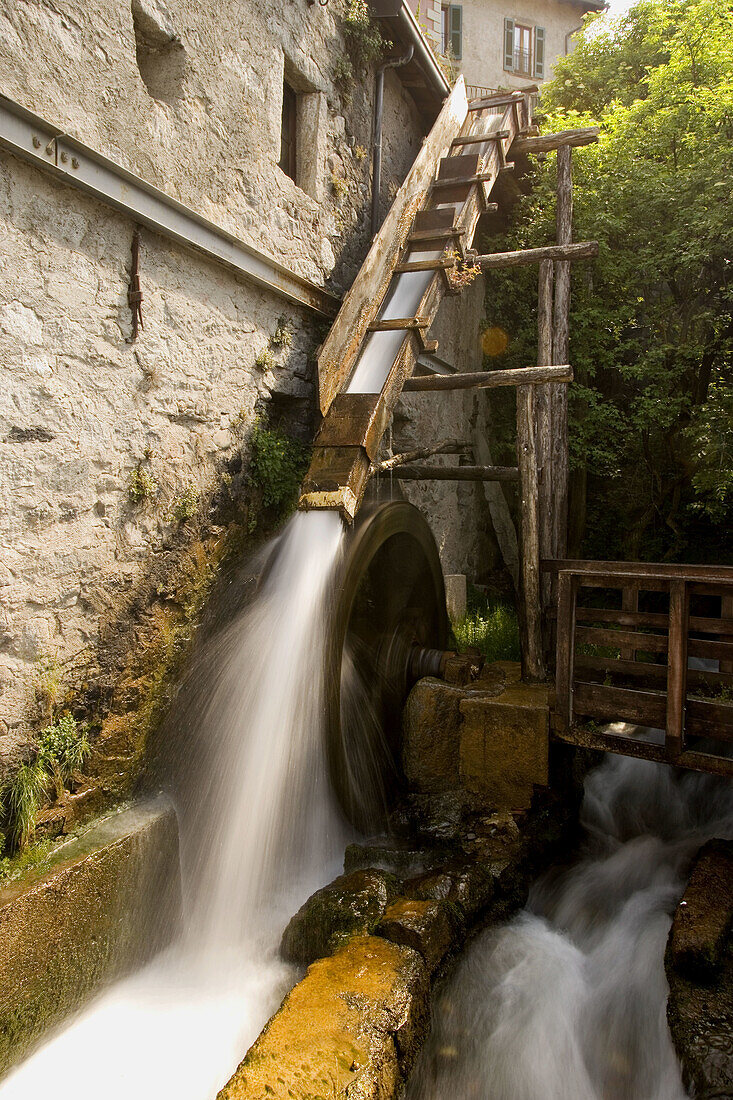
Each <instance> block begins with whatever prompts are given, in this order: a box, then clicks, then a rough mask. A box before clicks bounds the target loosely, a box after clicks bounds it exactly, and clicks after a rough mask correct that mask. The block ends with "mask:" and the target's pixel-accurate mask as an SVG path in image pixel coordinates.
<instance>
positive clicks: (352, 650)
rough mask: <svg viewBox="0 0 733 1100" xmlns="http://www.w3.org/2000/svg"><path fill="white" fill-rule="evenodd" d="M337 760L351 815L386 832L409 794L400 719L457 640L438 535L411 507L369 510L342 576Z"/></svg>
mask: <svg viewBox="0 0 733 1100" xmlns="http://www.w3.org/2000/svg"><path fill="white" fill-rule="evenodd" d="M335 591H336V598H335V609H334V617H333V625H332V630H331V638H330V653H329V665H328V670H327V685H328V698H327V705H328V756H329V764H330V771H331V778H332V781H333V784H334V787H335V790H336V793H337V795H338V797H339V800H340V802H341V805H342V807H343V809H344V812H345V813H346V815H347V817H349V819H350V820H351V821H352V822H353V823H354V824H355V825H356V826H357V827H358V828H360V829H362V830H366V831H373V830H374V829H377V828H379V827H380V826H381V825H383V824H384V821H385V817H386V814H387V813H388V811H389V810H390V809H391V808H392V806H393V805H394V802H395V799H396V798H397V796H398V795H399V793H400V790H401V789H402V787H403V777H402V773H401V768H400V764H399V743H400V723H401V712H402V707H403V705H404V702H405V699H406V698H407V695H408V693H409V690H410V688H411V687H412V685H413V684H414V683H415V681H416V680H417V679H419V678H420V677H421V676H426V675H437V674H438V671H439V669H440V663H441V660H442V657H443V652H444V650H445V647H446V644H447V639H448V616H447V613H446V608H445V587H444V583H443V573H442V570H441V567H440V559H439V557H438V550H437V547H436V545H435V540H434V538H433V535H432V532H431V530H430V527H429V526H428V524H427V522H426V520H425V519H424V518H423V516H422V515H421V513H420V512H419V511H418V509H417V508H415V507H413V506H412V505H411V504H408V503H406V502H405V501H391V502H389V503H383V504H377V505H373V506H369V505H367V506H365V507H364V508H363V509H362V511H361V513H360V514H359V516H358V518H357V522H356V525H355V527H354V529H353V531H351V532H350V533H349V535H348V537H347V540H346V546H345V551H344V555H343V558H342V560H341V563H340V567H339V570H338V573H337V577H336V585H335Z"/></svg>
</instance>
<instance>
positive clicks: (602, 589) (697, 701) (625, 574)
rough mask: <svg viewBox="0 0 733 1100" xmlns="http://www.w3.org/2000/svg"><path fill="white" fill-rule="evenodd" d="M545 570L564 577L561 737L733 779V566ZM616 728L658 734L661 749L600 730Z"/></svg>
mask: <svg viewBox="0 0 733 1100" xmlns="http://www.w3.org/2000/svg"><path fill="white" fill-rule="evenodd" d="M543 569H544V570H545V571H549V572H552V573H555V574H556V576H557V583H556V590H557V646H556V669H555V672H556V706H555V712H554V719H553V732H554V735H555V736H556V737H557V738H558V739H560V740H564V741H568V742H571V743H573V744H583V745H587V746H591V747H596V748H602V749H606V750H610V751H613V752H621V753H624V754H626V755H631V756H641V757H645V758H647V759H652V760H664V761H666V762H668V763H674V764H676V765H678V766H681V767H688V768H694V769H697V770H701V771H712V772H718V773H719V774H725V775H733V752H732V751H731V749H730V748H728V747H727V746H730V745H731V743H732V742H733V567H730V566H699V565H658V564H648V563H642V562H592V561H548V562H543ZM690 658H693V660H692V662H690ZM690 663H692V665H693V667H689V665H690ZM694 666H697V667H694ZM616 722H629V723H633V724H634V725H638V726H643V727H650V728H651V729H652V730H661V731H663V734H664V740H663V743H660V741H659V738H658V736H657V737H656V738H655V737H654V735H653V734H644V735H641V736H634V734H633V732H632V733H631V734H628V733H620V732H618V731H617V730H614V729H613V728H611V729H608V728H601V727H599V725H598V723H616Z"/></svg>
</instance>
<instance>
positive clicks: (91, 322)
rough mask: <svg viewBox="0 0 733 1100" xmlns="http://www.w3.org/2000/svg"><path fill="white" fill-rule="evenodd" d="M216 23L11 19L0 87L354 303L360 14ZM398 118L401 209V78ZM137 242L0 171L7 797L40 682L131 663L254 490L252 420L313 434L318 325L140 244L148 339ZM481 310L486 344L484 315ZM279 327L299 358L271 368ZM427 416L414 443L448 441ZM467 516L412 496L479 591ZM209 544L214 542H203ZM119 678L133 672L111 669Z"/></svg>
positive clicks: (177, 250)
mask: <svg viewBox="0 0 733 1100" xmlns="http://www.w3.org/2000/svg"><path fill="white" fill-rule="evenodd" d="M223 7H224V12H222V5H221V4H216V3H214V2H213V0H196V2H194V0H175V3H174V2H173V0H169V6H168V7H166V6H165V4H164V3H163V0H125V2H123V3H120V2H119V0H92V2H89V3H87V2H86V0H58V2H55V3H50V2H49V0H32V2H28V3H24V4H17V5H11V6H9V7H8V6H6V7H4V8H3V10H2V11H1V12H0V88H1V89H2V91H3V93H4V94H5V95H7V96H9V97H10V98H11V99H13V100H15V101H16V102H18V103H20V104H21V105H22V106H23V107H25V108H27V109H29V110H31V111H33V112H35V113H37V114H39V115H41V116H42V117H43V118H45V119H46V120H47V121H48V122H50V123H52V124H54V125H56V126H58V127H59V128H60V129H62V130H63V131H64V132H65V133H68V134H70V135H72V136H73V137H75V138H77V139H79V140H81V141H83V142H85V143H86V144H87V145H89V146H90V147H91V148H92V149H94V150H96V151H97V152H98V153H101V154H103V155H105V156H107V157H109V158H110V159H112V160H114V161H115V162H117V163H118V164H120V165H122V166H123V167H125V168H127V169H129V170H130V171H132V172H134V173H136V174H137V175H139V176H140V177H141V178H143V179H144V180H146V181H147V182H149V183H151V184H153V185H155V186H156V187H158V188H160V190H162V191H163V192H165V193H166V194H168V195H170V196H172V197H174V198H176V199H177V200H179V201H181V202H183V203H184V204H186V205H187V206H189V207H191V208H192V209H193V210H195V211H196V212H197V213H199V214H201V215H203V216H204V217H206V218H208V219H210V220H211V221H213V222H215V223H217V224H218V225H220V226H222V227H223V228H225V229H226V230H228V231H229V232H231V233H233V234H234V235H235V236H236V237H238V238H240V239H242V240H243V241H245V242H247V243H249V244H251V245H252V246H254V247H256V248H258V249H260V250H261V251H263V252H266V253H268V254H270V255H272V256H273V257H274V258H275V259H276V260H277V261H279V262H280V263H282V264H284V265H286V266H288V267H290V268H291V269H292V270H294V271H296V272H297V273H299V274H300V275H302V276H304V277H306V278H309V279H311V280H312V281H313V282H315V283H318V284H324V285H327V286H328V287H329V288H330V289H331V290H332V291H334V292H336V293H339V292H340V291H341V290H342V289H343V288H344V287H347V286H348V285H350V282H351V280H352V278H353V276H354V274H355V273H356V271H357V270H358V267H359V265H360V263H361V260H362V258H363V256H364V255H365V253H366V249H367V246H368V243H369V205H370V195H369V186H370V179H369V173H370V149H371V121H372V98H373V87H374V80H373V69H371V70H369V69H367V70H364V71H362V72H359V71H358V70H357V71H355V72H354V73H353V79H352V82H351V83H349V79H348V69H349V63H348V61H347V53H346V47H345V42H346V39H345V32H344V12H345V3H344V0H331V2H330V3H329V4H328V5H327V6H325V7H323V6H321V5H318V4H315V5H310V4H308V3H307V0H288V2H286V3H285V4H282V3H275V2H274V0H262V2H260V0H258V2H257V3H255V2H254V0H227V3H226V4H225V5H224V6H223ZM283 79H287V81H288V82H289V84H290V85H291V86H292V87H293V88H294V90H295V91H296V92H297V93H298V96H299V99H298V112H299V150H300V151H299V156H298V165H297V172H296V176H297V178H298V183H299V184H300V185H301V186H299V185H298V184H296V182H294V181H293V180H292V179H291V178H290V177H289V176H287V175H286V174H285V173H284V172H283V171H282V170H281V169H280V168H279V167H278V163H277V162H278V159H279V157H280V127H281V118H282V100H283ZM384 112H385V113H384V144H383V191H382V208H383V210H384V211H386V209H387V208H388V205H389V202H390V200H391V195H392V193H393V192H394V190H395V189H396V188H397V186H399V184H400V183H401V181H402V180H403V178H404V176H405V175H406V173H407V171H408V169H409V167H410V165H411V164H412V161H413V159H414V157H415V155H416V153H417V150H418V149H419V147H420V142H421V139H422V136H423V135H424V133H425V132H426V130H427V129H428V128H429V127H430V125H431V122H432V119H430V118H424V117H421V116H420V114H419V112H418V110H417V107H416V105H415V102H414V100H413V99H412V97H411V96H410V94H409V92H408V91H407V90H406V89H405V88H403V86H402V84H401V83H400V79H399V75H398V73H397V72H388V73H387V77H386V80H385V99H384ZM135 228H136V227H135V225H134V223H133V222H132V220H131V219H130V218H128V217H127V216H125V215H122V214H120V213H117V212H115V211H114V210H113V209H112V208H111V207H107V206H105V205H103V204H102V203H100V202H98V201H97V200H95V199H93V198H91V197H89V196H87V195H85V194H84V193H82V192H81V191H79V190H77V189H76V188H72V187H69V186H66V185H64V184H62V183H60V182H58V181H57V180H54V179H52V178H51V177H49V176H47V175H45V174H44V173H43V172H41V171H40V170H39V169H37V168H35V167H34V166H32V165H29V164H27V163H26V162H24V161H22V160H19V159H16V158H15V157H13V156H12V155H10V154H8V153H6V152H4V151H3V152H0V240H2V250H1V256H0V264H1V265H2V273H3V279H2V281H1V283H0V371H1V372H2V386H1V387H0V547H2V549H0V774H2V764H3V761H5V762H7V761H8V760H9V759H11V758H14V756H17V748H18V744H19V739H20V738H21V735H23V736H25V731H27V729H28V728H29V727H32V726H33V724H34V722H37V721H38V719H39V716H38V714H37V713H36V712H34V699H35V694H36V687H37V683H38V679H39V674H42V673H43V670H44V668H45V669H48V668H49V667H52V668H53V670H54V672H53V675H54V676H57V675H58V677H59V678H60V680H61V682H62V683H63V684H64V685H65V686H71V687H74V686H75V685H77V684H82V683H86V684H87V686H88V681H89V680H90V679H91V680H94V678H95V677H96V675H97V674H96V671H95V670H96V669H97V668H98V665H96V664H95V663H94V661H93V659H92V658H93V656H94V654H95V652H97V651H98V650H99V648H100V637H101V636H102V634H104V637H106V638H109V637H110V636H114V637H115V638H117V639H118V642H119V639H121V638H122V637H123V636H124V638H125V644H126V645H128V644H132V645H135V644H136V643H137V644H138V646H139V643H140V639H139V637H138V635H137V631H136V628H131V627H130V622H131V619H130V614H131V612H130V608H131V606H132V605H133V604H135V605H137V610H138V611H139V610H140V608H141V607H142V605H143V604H144V602H145V601H146V600H147V601H148V607H149V606H150V605H149V600H150V598H156V599H157V598H160V599H162V600H163V601H165V599H166V598H167V597H165V596H162V597H161V596H160V593H158V595H157V596H156V592H155V591H153V590H155V589H156V584H158V582H157V581H156V582H155V583H152V582H150V581H149V578H151V577H154V576H155V575H156V574H155V567H156V565H157V566H159V565H160V564H161V561H162V559H163V557H166V561H169V560H170V559H171V558H172V557H175V553H176V551H175V546H176V539H177V537H178V536H179V535H180V534H181V528H182V525H185V523H186V521H187V520H188V519H189V517H193V516H194V515H198V516H203V517H204V518H205V517H206V516H207V515H208V511H207V508H208V504H207V502H208V500H209V499H210V497H211V494H212V493H213V492H214V491H215V489H216V487H217V485H218V486H219V487H221V485H222V478H224V479H226V478H227V477H228V476H229V474H228V473H227V471H228V470H230V469H231V468H232V465H233V464H234V465H236V464H237V462H238V461H239V456H241V458H242V461H243V463H244V469H245V470H246V465H247V456H248V440H249V438H250V435H251V430H252V426H253V424H254V422H255V419H256V417H257V416H258V415H260V414H264V415H265V416H267V415H269V414H270V413H271V412H272V410H274V411H275V412H276V414H277V416H278V417H280V416H281V414H282V415H284V416H285V418H286V420H287V421H288V423H289V425H290V427H291V428H292V429H293V430H294V431H295V432H296V433H297V434H299V435H300V436H301V437H302V438H303V439H309V438H311V437H312V434H313V429H314V423H315V417H316V415H317V400H316V387H315V367H314V362H315V359H314V351H315V348H316V346H317V344H318V343H319V342H320V341H321V340H322V339H323V334H324V332H323V319H322V318H321V319H319V318H316V317H315V316H313V315H309V314H308V312H307V310H306V309H305V308H301V307H296V306H291V305H289V304H288V303H287V302H285V301H284V300H283V299H281V298H279V297H278V296H277V295H276V294H275V293H273V292H270V291H266V290H263V289H261V288H259V287H257V286H255V285H254V284H252V283H250V282H247V281H246V280H244V279H243V278H240V277H238V276H236V275H234V274H233V273H232V272H230V271H228V270H227V269H225V268H223V267H220V266H218V265H217V264H216V263H214V262H213V261H209V260H207V259H205V258H203V257H202V256H200V255H198V254H196V253H194V252H191V251H188V250H186V249H185V248H184V247H182V246H178V245H177V244H174V243H172V242H171V241H169V240H167V239H165V238H163V237H161V236H158V235H157V234H155V233H154V232H152V231H150V230H147V229H143V230H141V233H140V280H141V288H142V292H143V303H142V312H143V320H144V328H142V329H141V330H140V332H139V335H138V338H137V340H135V341H134V342H133V341H132V340H131V336H132V330H131V314H130V308H129V305H128V300H127V294H128V289H129V284H130V264H131V243H132V237H133V233H134V231H135ZM465 308H466V309H467V310H468V313H467V314H466V316H467V317H468V319H469V322H470V325H471V326H473V325H474V324H475V322H476V318H477V313H476V310H477V306H476V302H469V303H468V304H467V306H466V307H465ZM450 309H451V310H452V314H451V325H456V327H457V330H460V331H461V333H463V334H465V333H466V332H469V331H472V330H471V329H470V328H467V326H466V324H464V323H463V317H462V310H463V309H464V307H462V306H460V305H457V304H456V303H455V302H454V303H451V305H450ZM283 325H284V326H285V328H286V329H287V330H288V332H289V334H290V335H289V340H290V342H289V343H287V342H286V344H285V345H284V346H283V345H279V346H272V343H271V337H272V336H273V334H274V333H275V331H276V329H278V328H279V327H280V328H282V326H283ZM448 327H449V328H450V325H449V326H448ZM472 339H473V337H472V336H469V337H466V336H465V335H462V337H461V340H462V341H463V342H462V343H460V342H459V343H460V346H459V347H458V349H457V350H455V349H454V353H453V358H454V359H455V360H456V362H458V361H459V360H460V361H461V362H463V361H465V360H466V356H467V355H468V356H469V357H470V356H471V355H473V351H470V349H469V350H468V351H467V350H466V349H467V348H468V347H469V344H470V342H471V340H472ZM466 340H468V343H466ZM449 344H450V337H448V338H447V343H446V347H448V345H449ZM263 352H266V353H267V355H265V356H264V357H263V356H262V353H263ZM451 403H452V405H455V410H454V412H455V417H454V420H455V425H453V424H452V425H451V431H452V432H455V433H457V434H460V431H459V428H460V424H461V421H462V418H463V415H464V411H465V408H466V407H467V406H466V403H465V401H464V399H463V398H460V397H459V398H450V399H448V402H446V403H444V409H445V408H448V407H449V406H450V407H452V405H451ZM424 407H425V408H426V409H429V408H430V399H428V401H426V402H425V406H424ZM427 415H428V417H429V416H430V414H429V412H428V414H427ZM451 415H453V414H451ZM416 416H417V419H415V420H414V421H413V430H414V432H415V433H418V432H420V433H422V432H423V430H424V431H426V432H428V431H431V430H432V428H431V426H430V424H428V423H423V421H422V420H420V417H419V416H418V415H417V414H416ZM240 466H241V462H240ZM244 491H245V492H246V481H245V489H244ZM473 493H474V490H473V489H472V488H471V487H468V488H467V489H465V491H464V489H463V488H462V489H461V490H460V491H459V492H458V493H457V492H456V490H455V487H454V486H443V487H441V488H439V489H432V490H430V491H429V492H428V493H427V495H425V492H424V490H423V489H422V488H417V487H416V488H415V490H414V492H412V491H411V492H410V493H409V494H408V495H409V496H410V497H411V499H412V498H413V497H414V498H415V499H416V500H419V502H420V504H421V506H422V507H424V508H425V510H426V511H427V513H428V518H429V519H431V520H432V519H435V522H436V530H437V533H438V539H439V542H440V543H441V548H442V550H443V553H444V565H445V567H446V569H447V570H448V571H456V570H458V571H464V570H465V569H468V571H469V572H472V570H473V566H472V562H474V561H475V560H476V561H477V560H479V558H481V560H484V558H485V554H484V553H483V551H481V553H479V552H478V549H477V546H478V544H477V543H475V540H473V537H471V538H469V539H468V540H466V541H467V544H470V549H469V550H468V551H467V555H466V554H464V555H463V556H462V551H461V547H462V544H463V543H462V540H463V539H464V538H465V527H464V530H463V531H462V532H461V537H460V539H459V537H458V532H459V526H460V525H461V524H465V523H466V522H467V523H468V526H469V529H470V528H471V527H472V525H475V524H479V525H480V524H482V523H484V520H483V519H482V518H481V517H479V516H478V513H477V512H476V511H475V509H474V505H473V503H472V501H473V496H472V495H471V494H473ZM135 497H137V499H133V498H135ZM467 502H469V503H468V508H466V503H467ZM459 514H460V516H461V523H460V524H459V522H458V520H457V516H458V515H459ZM441 531H443V532H445V533H444V534H441ZM215 537H216V532H213V535H212V532H210V531H208V532H207V533H206V534H205V536H203V542H202V543H201V545H202V546H204V545H206V546H208V545H209V542H210V541H211V538H215ZM481 537H482V538H483V536H481ZM207 539H208V540H209V541H208V542H207ZM479 541H480V540H479ZM485 541H486V540H485V539H484V542H485ZM202 552H203V551H202ZM158 587H160V586H159V585H158ZM143 590H145V592H146V594H145V596H144V598H143V597H141V595H140V592H141V591H143ZM151 593H152V596H151ZM169 602H170V601H169ZM135 613H137V612H135ZM123 620H125V625H124V628H118V626H117V625H115V624H116V623H118V622H122V621H123ZM155 621H156V620H155V618H154V617H152V618H151V622H152V623H153V624H154V623H155ZM166 621H167V620H166ZM151 629H155V627H154V625H153V626H152V627H151ZM166 629H167V628H166ZM119 648H120V646H119V644H118V649H119ZM163 648H165V647H163ZM115 661H116V662H117V667H119V668H122V666H123V664H124V660H123V657H122V656H121V655H120V654H116V656H115ZM90 668H91V669H92V670H93V671H92V672H91V673H90ZM57 669H58V672H57V671H56V670H57ZM135 678H136V680H137V679H139V677H138V676H137V674H136V677H135ZM106 690H107V686H106V685H105V691H106ZM136 690H137V689H136ZM125 706H126V707H127V703H125ZM128 710H129V708H128ZM123 711H124V708H123V709H122V710H121V711H120V714H122V713H123Z"/></svg>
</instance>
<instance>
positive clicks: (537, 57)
mask: <svg viewBox="0 0 733 1100" xmlns="http://www.w3.org/2000/svg"><path fill="white" fill-rule="evenodd" d="M534 75H535V76H536V77H538V78H539V79H540V80H543V79H544V76H545V28H544V27H535V29H534Z"/></svg>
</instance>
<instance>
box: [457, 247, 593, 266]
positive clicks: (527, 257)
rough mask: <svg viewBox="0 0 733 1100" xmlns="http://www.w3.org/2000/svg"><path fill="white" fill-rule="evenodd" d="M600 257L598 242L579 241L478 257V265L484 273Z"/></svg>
mask: <svg viewBox="0 0 733 1100" xmlns="http://www.w3.org/2000/svg"><path fill="white" fill-rule="evenodd" d="M597 255H598V241H579V242H578V243H577V244H550V245H546V246H545V247H544V248H523V249H520V250H518V251H517V252H494V253H489V254H487V255H484V256H477V257H476V263H478V264H481V267H482V268H483V270H484V271H490V270H491V269H492V268H503V267H524V266H528V265H529V264H536V263H542V261H543V260H569V261H571V262H572V261H573V260H590V259H593V257H595V256H597Z"/></svg>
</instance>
